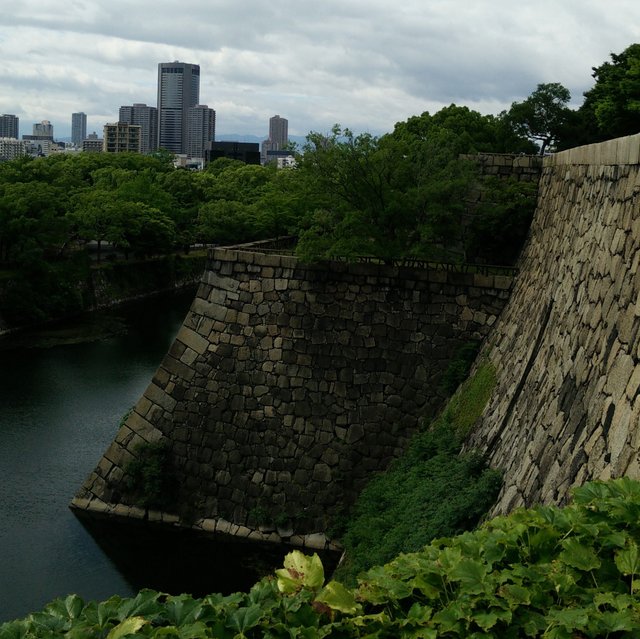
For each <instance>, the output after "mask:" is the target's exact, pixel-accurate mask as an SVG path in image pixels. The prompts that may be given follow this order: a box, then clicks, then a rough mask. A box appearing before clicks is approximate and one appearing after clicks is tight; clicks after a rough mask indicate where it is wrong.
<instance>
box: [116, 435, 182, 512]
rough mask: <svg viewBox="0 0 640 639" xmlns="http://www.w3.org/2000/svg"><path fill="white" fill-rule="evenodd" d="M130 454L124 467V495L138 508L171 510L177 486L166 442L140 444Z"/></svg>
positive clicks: (174, 505)
mask: <svg viewBox="0 0 640 639" xmlns="http://www.w3.org/2000/svg"><path fill="white" fill-rule="evenodd" d="M134 454H135V455H136V458H135V459H134V460H132V461H131V462H129V463H128V464H127V465H126V467H125V473H126V480H125V487H126V490H127V496H128V498H129V499H130V500H131V501H132V502H133V503H134V504H135V505H136V506H140V507H141V508H154V509H159V510H168V511H174V510H175V507H176V500H177V488H178V485H177V480H176V477H175V473H174V471H173V466H172V464H171V456H170V451H169V447H168V445H167V444H166V442H164V441H160V442H153V443H145V444H141V445H140V446H138V447H137V448H136V449H135V450H134Z"/></svg>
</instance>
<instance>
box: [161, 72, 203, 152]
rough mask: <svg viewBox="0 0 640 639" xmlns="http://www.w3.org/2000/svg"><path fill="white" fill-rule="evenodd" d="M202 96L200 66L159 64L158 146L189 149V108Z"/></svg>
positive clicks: (179, 149) (181, 149)
mask: <svg viewBox="0 0 640 639" xmlns="http://www.w3.org/2000/svg"><path fill="white" fill-rule="evenodd" d="M199 99H200V66H199V65H197V64H188V63H186V62H177V61H176V62H161V63H160V64H158V147H159V148H162V149H167V151H172V152H173V153H187V152H188V150H187V145H188V135H187V132H188V118H189V109H190V108H191V107H194V106H196V105H197V104H198V101H199Z"/></svg>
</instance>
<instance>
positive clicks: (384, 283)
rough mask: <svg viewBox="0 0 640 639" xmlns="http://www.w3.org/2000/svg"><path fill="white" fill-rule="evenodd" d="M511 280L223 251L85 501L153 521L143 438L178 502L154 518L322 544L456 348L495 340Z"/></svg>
mask: <svg viewBox="0 0 640 639" xmlns="http://www.w3.org/2000/svg"><path fill="white" fill-rule="evenodd" d="M511 279H512V278H511V277H510V276H506V275H486V274H480V273H464V272H450V271H446V270H433V269H419V268H408V267H391V266H383V265H376V264H365V263H355V264H347V263H330V264H323V265H316V266H310V265H304V264H301V263H299V262H298V261H297V260H296V259H295V258H293V257H287V256H282V255H266V254H262V253H256V252H248V251H243V250H241V248H234V249H233V250H232V249H215V250H213V251H212V252H211V254H210V261H209V265H208V268H207V270H206V272H205V274H204V276H203V279H202V282H201V284H200V288H199V290H198V293H197V295H196V298H195V300H194V302H193V305H192V307H191V310H190V311H189V313H188V315H187V317H186V319H185V320H184V323H183V326H182V327H181V329H180V331H179V333H178V335H177V337H176V339H175V341H174V343H173V345H172V347H171V349H170V351H169V353H168V354H167V355H166V357H165V359H164V361H163V362H162V364H161V365H160V367H159V368H158V371H157V372H156V374H155V376H154V378H153V380H152V381H151V383H150V384H149V387H148V388H147V390H146V391H145V393H144V395H143V396H142V397H141V398H140V400H139V401H138V403H137V405H136V406H135V408H134V410H133V412H132V413H131V415H130V416H129V418H128V419H127V420H126V423H125V425H124V426H123V427H122V428H121V430H120V431H119V433H118V435H117V437H116V438H115V441H114V442H113V443H112V445H111V446H110V447H109V449H108V450H107V452H106V453H105V454H104V457H103V458H102V460H101V461H100V463H99V464H98V466H97V467H96V469H95V470H94V472H93V473H92V474H91V475H90V477H89V478H88V479H87V481H86V482H85V483H84V485H83V487H82V489H81V490H80V492H79V494H78V496H77V497H76V499H75V500H74V502H73V506H74V507H77V508H83V509H87V510H94V511H99V512H107V513H112V514H114V515H122V516H131V517H139V516H144V512H143V511H141V509H139V508H136V507H135V506H134V504H133V500H132V499H131V497H130V495H129V494H128V491H127V465H128V463H129V462H130V461H131V460H132V459H135V457H136V456H137V455H138V454H139V452H138V451H139V448H138V447H139V445H140V444H141V443H144V442H155V441H165V442H167V443H168V445H169V447H170V452H171V463H172V470H173V472H174V473H175V474H176V476H177V479H178V485H179V487H180V492H179V497H178V499H177V502H176V504H177V508H176V512H175V513H169V514H168V513H153V512H152V513H149V514H148V515H147V516H148V517H149V518H150V519H156V520H163V521H169V522H177V521H179V520H181V521H182V523H189V522H194V521H195V524H194V525H195V526H196V527H199V528H201V529H203V530H209V531H217V532H224V533H227V534H237V535H241V536H246V537H250V538H252V539H253V538H255V539H258V538H259V539H270V540H274V541H277V540H280V539H286V540H287V541H289V542H290V543H294V544H298V545H306V546H310V547H320V546H324V545H325V544H326V543H328V542H327V540H326V538H325V537H324V536H323V535H322V533H323V532H324V531H325V518H326V516H327V515H330V514H332V513H334V512H335V511H336V510H337V509H338V508H339V507H340V506H341V505H344V504H348V503H350V502H351V501H352V500H353V499H354V497H355V496H356V495H357V493H358V492H359V490H360V489H361V488H362V487H363V485H364V484H365V483H366V482H367V481H368V480H369V479H370V478H371V477H372V476H373V475H374V474H375V473H376V472H378V471H380V470H382V469H384V468H385V467H386V466H387V465H388V464H389V462H390V461H391V460H392V459H393V458H395V457H397V456H398V455H399V454H400V453H401V451H402V450H403V449H404V447H405V445H406V442H407V440H408V438H409V437H410V436H411V434H412V433H414V432H415V430H416V428H417V427H418V424H419V421H420V419H421V418H422V417H429V416H432V415H433V414H434V413H435V412H436V410H437V409H438V408H439V407H440V406H441V404H442V401H443V394H442V391H441V389H440V383H441V377H442V373H443V372H444V370H445V369H446V367H447V365H448V363H449V361H450V359H451V356H452V354H453V353H454V351H455V350H456V348H457V347H458V346H459V345H460V344H461V343H464V342H466V341H469V340H471V339H480V340H481V339H483V338H485V336H486V335H487V333H488V332H489V330H490V328H491V326H492V325H493V324H494V323H495V322H496V320H497V317H498V315H499V314H500V312H501V310H502V308H503V306H504V305H505V303H506V300H507V298H508V296H509V289H510V286H511ZM187 513H188V515H187Z"/></svg>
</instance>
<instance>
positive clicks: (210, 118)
mask: <svg viewBox="0 0 640 639" xmlns="http://www.w3.org/2000/svg"><path fill="white" fill-rule="evenodd" d="M215 136H216V112H215V111H214V110H213V109H210V108H209V107H208V106H207V105H206V104H198V105H197V106H194V107H191V108H190V109H189V122H188V144H187V155H188V156H189V157H191V158H204V156H205V150H206V149H207V148H208V144H209V142H213V140H214V139H215Z"/></svg>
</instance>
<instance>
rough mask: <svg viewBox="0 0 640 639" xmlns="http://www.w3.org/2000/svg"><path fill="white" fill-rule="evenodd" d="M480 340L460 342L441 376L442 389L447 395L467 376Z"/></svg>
mask: <svg viewBox="0 0 640 639" xmlns="http://www.w3.org/2000/svg"><path fill="white" fill-rule="evenodd" d="M479 348H480V342H479V341H477V340H474V341H470V342H466V343H464V344H461V345H460V346H459V347H458V348H457V349H456V352H455V353H454V354H453V357H452V358H451V362H450V363H449V366H447V370H446V371H445V372H444V375H443V376H442V384H441V386H442V390H443V391H444V392H445V393H446V396H447V397H449V396H450V395H452V394H453V393H454V392H455V390H456V388H458V386H460V384H462V382H464V380H465V379H467V377H468V376H469V371H470V370H471V365H472V364H473V361H474V360H475V358H476V355H477V354H478V350H479Z"/></svg>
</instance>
